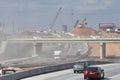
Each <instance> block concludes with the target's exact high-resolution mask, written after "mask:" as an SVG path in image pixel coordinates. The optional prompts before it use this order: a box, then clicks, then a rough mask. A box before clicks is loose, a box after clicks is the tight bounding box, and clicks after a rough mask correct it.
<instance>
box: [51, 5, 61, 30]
mask: <svg viewBox="0 0 120 80" xmlns="http://www.w3.org/2000/svg"><path fill="white" fill-rule="evenodd" d="M61 10H62V8H61V7H60V8H59V10H58V12H57V14H56V16H55V18H54V20H53V22H52V25H51V27H50V30H51V31H52V28H53V26H54V25H55V22H56V20H57V17H58V15H59V13H60V11H61Z"/></svg>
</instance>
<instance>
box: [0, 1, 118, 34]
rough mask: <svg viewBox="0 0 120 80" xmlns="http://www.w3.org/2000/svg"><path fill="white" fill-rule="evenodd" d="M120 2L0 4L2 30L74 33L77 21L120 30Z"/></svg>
mask: <svg viewBox="0 0 120 80" xmlns="http://www.w3.org/2000/svg"><path fill="white" fill-rule="evenodd" d="M119 4H120V0H0V26H3V27H4V30H6V31H8V32H9V31H11V32H14V31H17V30H18V31H22V30H48V29H50V27H51V25H52V23H53V21H54V19H55V16H56V14H57V12H58V10H59V8H62V9H61V11H60V12H59V15H58V16H57V19H56V21H55V24H54V26H53V29H54V30H61V29H62V26H63V25H67V26H68V29H69V30H71V29H72V28H73V27H74V25H75V23H76V21H77V20H79V21H82V19H83V18H87V25H88V26H90V27H92V28H94V29H98V26H99V23H115V25H116V26H117V27H120V5H119Z"/></svg>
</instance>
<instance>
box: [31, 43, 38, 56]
mask: <svg viewBox="0 0 120 80" xmlns="http://www.w3.org/2000/svg"><path fill="white" fill-rule="evenodd" d="M35 56H37V54H36V43H35V42H33V55H32V57H35Z"/></svg>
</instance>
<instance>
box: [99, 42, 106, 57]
mask: <svg viewBox="0 0 120 80" xmlns="http://www.w3.org/2000/svg"><path fill="white" fill-rule="evenodd" d="M105 57H106V43H104V42H101V43H100V59H104V58H105Z"/></svg>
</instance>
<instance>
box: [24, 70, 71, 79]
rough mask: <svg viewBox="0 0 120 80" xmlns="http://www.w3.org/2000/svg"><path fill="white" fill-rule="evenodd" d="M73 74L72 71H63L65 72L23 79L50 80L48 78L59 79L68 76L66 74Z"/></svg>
mask: <svg viewBox="0 0 120 80" xmlns="http://www.w3.org/2000/svg"><path fill="white" fill-rule="evenodd" d="M71 72H72V69H68V70H63V71H57V72H53V73H48V74H43V75H38V76H34V77H29V78H26V79H22V80H48V78H53V77H57V76H62V75H66V74H69V73H71Z"/></svg>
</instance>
